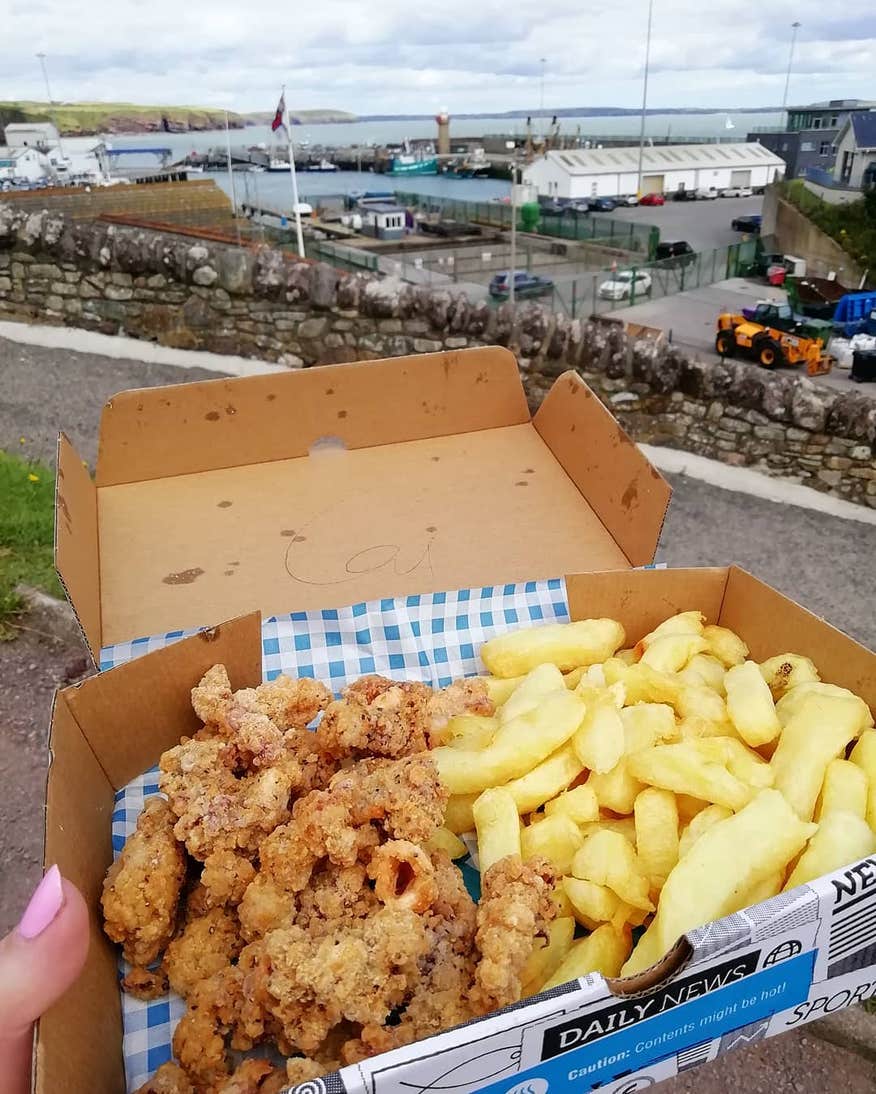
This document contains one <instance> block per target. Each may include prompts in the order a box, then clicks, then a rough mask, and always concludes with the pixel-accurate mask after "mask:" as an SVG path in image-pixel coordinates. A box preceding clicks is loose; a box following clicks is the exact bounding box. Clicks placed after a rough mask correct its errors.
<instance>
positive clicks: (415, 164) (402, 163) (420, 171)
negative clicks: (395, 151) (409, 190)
mask: <svg viewBox="0 0 876 1094" xmlns="http://www.w3.org/2000/svg"><path fill="white" fill-rule="evenodd" d="M387 174H389V175H437V174H438V157H437V156H416V155H413V154H405V153H402V155H400V156H393V158H392V159H391V160H390V161H389V171H387Z"/></svg>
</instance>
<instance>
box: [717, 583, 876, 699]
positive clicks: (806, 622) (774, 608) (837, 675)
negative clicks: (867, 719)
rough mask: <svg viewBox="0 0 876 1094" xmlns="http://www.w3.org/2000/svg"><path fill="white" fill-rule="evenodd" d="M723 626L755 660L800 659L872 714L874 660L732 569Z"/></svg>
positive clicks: (875, 678)
mask: <svg viewBox="0 0 876 1094" xmlns="http://www.w3.org/2000/svg"><path fill="white" fill-rule="evenodd" d="M721 623H722V624H723V625H724V626H725V627H729V628H730V629H731V630H735V631H738V633H739V634H740V635H741V636H742V637H743V638H744V639H745V641H746V642H747V643H748V646H749V648H750V650H751V656H752V657H753V658H754V659H755V660H757V661H762V660H764V659H765V658H767V657H772V656H774V655H775V654H779V653H802V654H804V655H805V656H806V657H810V658H811V659H812V660H813V661H814V662H815V666H816V668H817V669H818V672H819V674H820V675H821V678H822V680H827V681H828V682H830V683H831V684H839V685H840V686H841V687H846V688H849V689H850V690H851V691H853V692H855V694H856V695H860V697H861V698H862V699H863V700H864V701H865V702H866V703H867V704H868V705H869V706H870V708H871V710H873V711H874V712H876V674H874V672H873V654H872V653H870V652H869V651H868V650H867V649H865V648H864V647H863V646H861V645H859V644H858V643H857V642H855V640H854V639H853V638H849V636H848V635H847V634H843V632H842V631H839V630H837V629H836V627H832V626H831V625H830V624H829V623H826V622H825V621H824V620H823V619H821V618H819V616H817V615H814V614H813V613H812V612H809V611H807V610H806V609H805V608H801V607H800V606H799V605H798V604H794V603H792V602H791V601H790V600H788V599H787V597H785V596H783V595H782V594H781V593H779V592H777V591H776V590H775V589H773V588H772V587H771V586H769V585H766V584H764V582H762V581H759V580H758V579H757V578H756V577H752V575H751V574H749V573H746V571H745V570H741V569H739V567H738V566H731V568H730V574H729V578H728V581H727V592H726V595H725V597H724V606H723V609H722V611H721Z"/></svg>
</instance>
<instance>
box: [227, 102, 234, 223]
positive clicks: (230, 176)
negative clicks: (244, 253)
mask: <svg viewBox="0 0 876 1094" xmlns="http://www.w3.org/2000/svg"><path fill="white" fill-rule="evenodd" d="M225 154H226V156H227V158H228V186H229V188H230V190H231V210H232V215H233V216H235V217H236V216H237V197H236V195H235V193H234V172H233V171H232V170H231V134H230V133H229V131H228V111H227V110H226V111H225Z"/></svg>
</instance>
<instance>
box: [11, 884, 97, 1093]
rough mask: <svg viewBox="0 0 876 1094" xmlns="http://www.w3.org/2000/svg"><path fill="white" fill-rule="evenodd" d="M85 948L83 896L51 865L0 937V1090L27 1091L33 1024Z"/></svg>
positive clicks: (73, 972)
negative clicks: (14, 923) (14, 922)
mask: <svg viewBox="0 0 876 1094" xmlns="http://www.w3.org/2000/svg"><path fill="white" fill-rule="evenodd" d="M87 953H88V911H87V909H86V907H85V901H84V900H83V899H82V895H81V893H80V892H79V890H78V889H77V888H76V886H75V885H73V884H72V882H69V881H65V880H64V879H63V878H62V877H61V872H60V870H59V869H58V867H57V866H52V867H50V868H49V869H48V870H47V871H46V873H45V875H44V877H43V879H42V881H41V882H40V883H39V885H38V886H37V888H36V889H35V890H34V894H33V896H32V897H31V898H30V902H29V904H28V906H27V908H26V909H25V912H24V915H23V916H22V917H21V921H20V922H19V924H18V926H17V927H15V928H13V930H11V931H10V932H9V934H8V935H7V936H6V937H5V938H4V939H2V941H0V1094H28V1091H30V1080H31V1054H32V1045H33V1024H34V1022H35V1021H36V1019H37V1018H39V1016H40V1015H41V1014H43V1013H44V1012H45V1011H46V1010H48V1009H49V1007H50V1006H51V1005H52V1004H53V1003H55V1002H56V1001H57V1000H58V999H60V998H61V996H62V995H63V994H64V992H65V991H66V990H67V988H69V987H70V985H71V984H72V983H73V981H74V980H75V979H76V977H77V976H78V975H79V973H80V972H81V970H82V966H83V965H84V964H85V955H86V954H87Z"/></svg>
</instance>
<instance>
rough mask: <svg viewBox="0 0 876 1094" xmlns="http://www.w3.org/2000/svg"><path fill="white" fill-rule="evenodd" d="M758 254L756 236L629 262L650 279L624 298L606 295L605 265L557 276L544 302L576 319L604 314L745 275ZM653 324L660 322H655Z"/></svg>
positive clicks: (608, 275)
mask: <svg viewBox="0 0 876 1094" xmlns="http://www.w3.org/2000/svg"><path fill="white" fill-rule="evenodd" d="M756 255H757V240H756V239H751V240H747V241H745V242H743V243H731V244H730V245H729V246H728V247H717V248H715V249H714V250H709V251H702V252H700V253H698V254H692V255H683V256H679V257H678V258H666V259H663V260H661V261H660V262H643V263H642V264H641V265H640V266H635V265H633V266H627V267H625V269H630V270H632V271H633V272H634V273H636V272H640V271H644V272H646V273H647V274H648V276H649V277H650V279H651V287H650V290H649V291H648V292H641V291H636V290H635V288H634V287H633V286H631V289H630V294H629V296H627V297H625V298H624V299H622V300H616V299H605V298H604V297H602V296H601V295H600V288H601V286H602V285H604V284H605V283H606V282H607V281H610V280H611V278H612V272H613V271H612V270H611V269H604V270H599V271H597V272H595V273H588V274H585V275H583V276H581V277H574V278H567V279H562V278H560V279H557V280H556V281H555V285H554V291H553V293H552V295H551V296H550V297H547V298H545V299H544V300H543V303H545V304H547V305H548V306H550V307H551V308H552V310H553V311H559V312H565V313H566V314H567V315H570V316H571V317H572V318H573V319H574V318H580V317H583V316H587V315H605V314H607V313H609V312H612V313H613V312H619V311H622V310H624V309H626V308H631V307H634V306H635V305H636V304H646V303H648V302H650V301H651V300H659V299H661V298H662V297H666V296H675V295H676V294H677V293H682V292H687V291H689V290H691V289H698V288H702V287H703V286H705V285H713V284H715V282H717V281H726V280H727V279H728V278H731V277H742V276H745V275H746V274H747V273H748V271H749V270H750V268H751V265H752V263H753V262H754V260H755V257H756ZM654 325H655V326H656V325H659V324H658V323H656V322H655V323H654Z"/></svg>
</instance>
